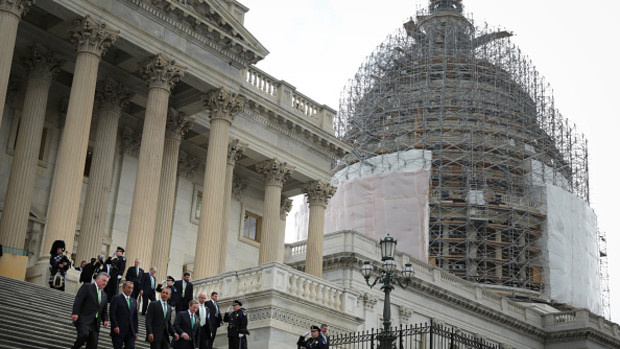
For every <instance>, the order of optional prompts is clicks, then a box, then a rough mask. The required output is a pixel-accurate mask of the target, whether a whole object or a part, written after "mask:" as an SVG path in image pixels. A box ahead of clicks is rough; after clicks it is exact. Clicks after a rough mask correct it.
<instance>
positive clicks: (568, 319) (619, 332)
mask: <svg viewBox="0 0 620 349" xmlns="http://www.w3.org/2000/svg"><path fill="white" fill-rule="evenodd" d="M544 325H545V329H546V330H548V331H569V330H577V329H580V330H583V329H587V328H590V329H594V330H597V331H600V332H601V333H603V334H605V335H608V336H610V337H615V338H616V339H617V338H619V337H620V325H618V324H616V323H613V322H611V321H608V320H606V319H605V318H604V317H602V316H598V315H596V314H593V313H591V312H589V311H587V310H585V309H580V310H574V311H565V312H561V313H554V314H547V315H544Z"/></svg>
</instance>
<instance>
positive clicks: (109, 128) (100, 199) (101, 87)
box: [77, 78, 131, 261]
mask: <svg viewBox="0 0 620 349" xmlns="http://www.w3.org/2000/svg"><path fill="white" fill-rule="evenodd" d="M130 97H131V93H130V92H129V90H128V89H127V88H126V87H125V85H123V84H121V83H119V82H117V81H115V80H113V79H110V78H108V79H106V80H100V81H99V82H98V83H97V89H96V91H95V99H96V100H97V103H98V109H99V117H98V120H97V131H96V135H95V147H94V149H93V159H92V162H91V167H90V176H89V179H88V190H87V192H86V201H85V202H84V212H83V213H82V224H81V229H80V238H79V241H78V251H77V252H78V253H77V260H78V261H89V260H90V259H91V258H92V257H96V256H97V255H99V254H100V253H101V247H102V241H103V235H104V229H105V220H106V216H107V211H108V200H109V198H110V192H111V190H112V174H113V170H114V154H115V150H116V137H117V135H118V121H119V119H120V117H121V109H122V108H123V106H124V105H125V104H126V103H127V101H128V99H129V98H130Z"/></svg>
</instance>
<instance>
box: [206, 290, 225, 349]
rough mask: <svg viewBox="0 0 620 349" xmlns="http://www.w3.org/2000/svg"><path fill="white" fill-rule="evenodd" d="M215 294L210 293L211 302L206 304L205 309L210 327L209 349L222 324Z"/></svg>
mask: <svg viewBox="0 0 620 349" xmlns="http://www.w3.org/2000/svg"><path fill="white" fill-rule="evenodd" d="M217 296H218V294H217V292H215V291H214V292H211V300H209V301H208V302H206V305H207V308H209V325H210V327H211V336H209V348H212V347H213V341H214V340H215V335H216V334H217V328H218V327H220V325H221V324H222V313H221V312H220V307H219V306H218V305H217Z"/></svg>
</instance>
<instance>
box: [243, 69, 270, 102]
mask: <svg viewBox="0 0 620 349" xmlns="http://www.w3.org/2000/svg"><path fill="white" fill-rule="evenodd" d="M245 74H246V76H245V82H247V83H249V84H250V85H252V86H254V87H255V88H256V89H258V90H260V91H262V92H263V93H265V94H267V95H268V96H271V97H274V98H275V97H276V93H277V90H278V87H277V85H278V81H277V80H276V79H275V78H273V77H272V76H270V75H269V74H267V73H264V72H262V71H260V70H258V69H256V68H253V67H252V68H250V69H248V70H246V71H245Z"/></svg>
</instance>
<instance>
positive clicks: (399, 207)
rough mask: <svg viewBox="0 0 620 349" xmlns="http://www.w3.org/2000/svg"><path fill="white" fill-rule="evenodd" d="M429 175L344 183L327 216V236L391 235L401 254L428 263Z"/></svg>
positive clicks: (388, 175)
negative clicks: (345, 233)
mask: <svg viewBox="0 0 620 349" xmlns="http://www.w3.org/2000/svg"><path fill="white" fill-rule="evenodd" d="M428 181H429V172H428V171H427V170H419V171H415V172H391V173H385V174H379V175H375V176H369V177H364V178H355V179H351V180H347V181H344V182H341V183H340V184H339V185H338V190H337V191H336V194H335V195H334V197H333V198H332V199H331V200H330V202H329V205H328V206H327V210H326V212H325V232H333V231H339V230H356V231H358V232H361V233H364V234H366V235H368V236H370V237H372V238H375V239H377V240H379V239H382V238H384V237H385V235H386V234H387V233H390V235H391V236H392V237H394V238H395V239H396V240H397V241H398V245H397V246H396V248H397V249H398V250H399V251H402V252H405V253H408V254H411V255H412V256H414V257H416V258H418V259H421V260H427V258H428V257H427V256H428V253H427V246H428Z"/></svg>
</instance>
